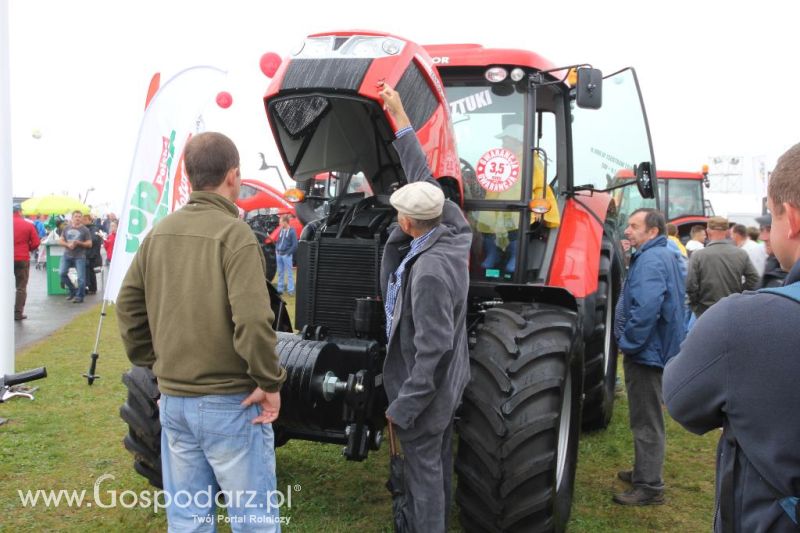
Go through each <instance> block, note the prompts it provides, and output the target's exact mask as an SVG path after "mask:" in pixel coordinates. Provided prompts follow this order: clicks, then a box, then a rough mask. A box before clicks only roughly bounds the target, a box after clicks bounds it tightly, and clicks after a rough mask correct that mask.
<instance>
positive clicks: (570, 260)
mask: <svg viewBox="0 0 800 533" xmlns="http://www.w3.org/2000/svg"><path fill="white" fill-rule="evenodd" d="M576 196H577V197H578V200H579V201H580V202H581V203H583V204H584V205H585V206H586V207H584V205H581V203H578V201H576V200H574V199H572V198H570V199H568V200H567V203H566V206H565V207H564V211H563V213H562V216H561V227H560V228H559V230H558V240H557V241H556V249H555V253H554V255H553V262H552V265H551V266H550V276H549V278H548V280H547V284H548V285H553V286H556V287H563V288H565V289H567V290H568V291H569V292H570V293H571V294H572V295H573V296H574V297H575V298H585V297H586V296H588V295H589V294H592V293H593V292H595V291H597V278H598V273H599V270H600V246H601V244H602V242H603V223H604V222H605V219H606V213H607V212H608V207H609V204H610V203H611V196H610V195H608V194H605V193H594V194H589V193H588V192H583V193H578V194H576ZM587 208H588V209H587ZM589 209H590V210H591V213H590V212H589ZM595 217H598V218H599V219H600V220H599V221H598V220H597V218H595Z"/></svg>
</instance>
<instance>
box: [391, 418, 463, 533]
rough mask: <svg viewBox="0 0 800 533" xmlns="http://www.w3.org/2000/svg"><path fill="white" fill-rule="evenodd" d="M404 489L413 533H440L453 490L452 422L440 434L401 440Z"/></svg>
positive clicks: (445, 520)
mask: <svg viewBox="0 0 800 533" xmlns="http://www.w3.org/2000/svg"><path fill="white" fill-rule="evenodd" d="M398 436H399V437H400V446H401V447H402V448H403V455H404V457H405V471H404V473H405V486H406V497H407V498H408V502H409V508H410V510H411V524H412V528H413V531H418V532H420V533H422V532H424V533H444V532H445V531H447V523H448V519H449V517H450V501H451V499H452V493H453V487H452V477H453V422H452V421H451V422H450V424H449V425H448V426H447V429H445V430H444V433H439V434H437V435H423V436H422V437H418V438H416V439H412V440H404V439H403V435H402V434H401V432H398Z"/></svg>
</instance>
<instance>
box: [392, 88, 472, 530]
mask: <svg viewBox="0 0 800 533" xmlns="http://www.w3.org/2000/svg"><path fill="white" fill-rule="evenodd" d="M380 95H381V97H382V98H383V100H384V102H385V104H386V109H387V110H388V111H389V112H390V113H391V115H392V116H393V118H394V120H395V124H396V126H397V133H396V137H397V140H396V141H395V142H394V147H395V149H396V150H397V153H398V154H399V156H400V162H401V163H402V165H403V170H404V172H405V175H406V178H407V179H408V181H409V182H410V183H409V185H406V186H404V187H402V188H401V189H399V190H398V191H396V192H395V193H394V194H393V195H392V197H391V199H390V202H391V203H392V205H393V206H394V207H395V209H397V212H398V214H397V222H398V226H399V227H397V228H395V229H394V230H393V231H392V233H391V234H390V235H389V238H388V240H387V243H386V247H385V249H384V253H383V263H382V264H381V289H382V291H383V295H384V303H385V307H386V322H387V323H386V332H387V339H388V341H387V354H386V362H385V364H384V369H383V381H384V386H385V388H386V395H387V397H388V399H389V408H388V409H387V411H386V415H387V418H388V419H389V421H390V423H393V424H394V425H396V426H397V428H398V430H397V434H398V436H399V438H400V443H401V445H402V447H403V452H404V455H405V461H406V468H405V482H406V494H407V495H408V497H409V498H410V503H411V506H410V508H411V512H412V513H413V516H412V522H411V523H412V524H414V530H415V531H425V532H426V533H428V532H430V533H439V532H444V531H446V528H447V517H448V515H449V512H450V496H451V482H450V480H451V477H452V450H451V444H452V430H453V416H454V414H455V410H456V407H457V406H458V404H459V402H460V401H461V394H462V393H463V391H464V388H465V387H466V385H467V382H468V381H469V375H470V374H469V353H468V348H467V331H466V312H467V291H468V289H469V272H468V269H467V261H468V258H469V249H470V245H471V243H472V233H471V230H470V227H469V224H468V223H467V221H466V220H465V219H464V215H463V214H462V213H461V210H460V209H459V208H458V206H457V205H455V204H454V203H452V202H450V201H446V200H445V199H444V194H443V193H442V190H441V188H440V187H439V186H438V184H437V183H436V181H435V180H434V179H433V177H432V176H431V172H430V170H429V169H428V166H427V164H426V161H425V154H424V153H423V151H422V149H421V147H420V145H419V142H418V141H417V137H416V134H415V133H414V130H413V129H412V127H411V123H410V121H409V119H408V117H407V116H406V113H405V111H404V110H403V106H402V103H401V102H400V97H399V96H398V94H397V93H396V92H395V91H394V90H393V89H392V88H391V87H388V86H384V88H383V90H382V91H381V92H380Z"/></svg>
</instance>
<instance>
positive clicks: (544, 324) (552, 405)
mask: <svg viewBox="0 0 800 533" xmlns="http://www.w3.org/2000/svg"><path fill="white" fill-rule="evenodd" d="M578 324H579V321H578V316H577V314H576V313H575V312H573V311H570V310H568V309H565V308H562V307H558V306H554V305H546V304H506V305H503V306H501V307H496V308H493V309H490V310H488V311H487V312H486V316H485V319H484V322H483V323H482V324H481V325H480V326H478V331H477V339H476V343H475V345H474V347H473V348H472V349H471V351H470V367H471V371H472V379H471V381H470V383H469V385H468V386H467V389H466V391H465V393H464V401H463V404H462V407H461V410H460V419H459V421H458V425H457V427H458V432H459V444H458V454H457V457H456V463H455V466H456V473H457V475H458V490H457V500H458V503H459V505H460V508H461V525H462V527H463V528H464V529H465V530H466V531H475V532H477V531H481V532H486V531H490V532H523V531H524V532H530V531H563V530H564V529H565V528H566V524H567V521H568V519H569V512H570V507H571V504H572V491H573V484H574V480H575V467H576V462H577V452H578V437H579V430H580V414H581V395H582V383H583V368H582V346H581V341H580V340H579V339H580V338H581V335H580V331H579V330H580V328H579V325H578Z"/></svg>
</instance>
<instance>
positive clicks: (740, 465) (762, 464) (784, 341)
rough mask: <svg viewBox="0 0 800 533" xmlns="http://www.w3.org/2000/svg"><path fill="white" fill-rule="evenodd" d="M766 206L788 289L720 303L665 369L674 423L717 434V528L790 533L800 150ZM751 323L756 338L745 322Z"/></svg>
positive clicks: (772, 186) (798, 464) (799, 436)
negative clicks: (755, 328) (754, 325)
mask: <svg viewBox="0 0 800 533" xmlns="http://www.w3.org/2000/svg"><path fill="white" fill-rule="evenodd" d="M768 204H769V208H770V211H772V221H771V222H772V228H771V229H772V231H771V236H770V240H771V244H772V246H773V249H774V251H775V256H776V257H777V258H778V260H779V261H780V264H781V266H782V267H783V268H784V269H785V270H789V271H790V272H789V275H788V276H787V278H786V283H787V287H781V288H779V289H769V290H770V291H778V293H770V292H746V293H744V294H734V295H732V296H729V297H728V298H724V299H723V300H721V301H720V302H719V303H717V304H715V305H714V306H713V307H712V308H711V309H709V310H708V311H707V312H706V313H704V314H703V316H702V317H700V318H699V319H698V320H697V323H696V324H695V326H694V329H693V330H692V331H691V332H690V333H689V336H688V337H687V338H686V341H685V342H684V343H683V345H681V351H680V353H678V355H677V356H675V358H674V359H672V360H671V361H670V362H669V363H668V364H667V367H666V368H665V369H664V401H665V403H666V405H667V409H669V412H670V414H671V415H672V417H673V418H674V419H675V420H676V421H678V422H679V423H680V424H681V425H682V426H683V427H685V428H686V429H688V430H689V431H691V432H693V433H698V434H702V433H706V432H708V431H711V430H714V429H716V428H718V427H722V428H723V429H724V431H723V434H722V437H721V438H720V443H719V446H718V448H717V509H716V512H715V515H714V531H726V532H727V531H734V532H739V531H742V532H745V531H748V532H749V531H787V532H788V531H797V521H798V516H797V514H798V513H797V511H798V499H797V496H800V446H798V443H800V423H799V422H798V419H799V418H798V406H800V387H798V385H797V377H798V376H800V357H798V356H797V355H798V352H797V347H798V346H800V300H797V301H796V300H795V298H800V283H798V282H800V144H796V145H795V146H793V147H792V148H790V149H789V151H788V152H786V153H785V154H784V155H783V156H781V158H780V159H779V160H778V164H777V166H776V167H775V170H774V171H773V173H772V176H771V178H770V182H769V193H768ZM696 253H697V252H696ZM793 289H794V294H792V293H791V291H792V290H793ZM756 317H757V320H758V335H753V333H752V330H751V329H750V328H748V327H743V326H744V325H745V324H750V323H752V321H753V319H754V318H756Z"/></svg>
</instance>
